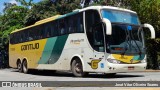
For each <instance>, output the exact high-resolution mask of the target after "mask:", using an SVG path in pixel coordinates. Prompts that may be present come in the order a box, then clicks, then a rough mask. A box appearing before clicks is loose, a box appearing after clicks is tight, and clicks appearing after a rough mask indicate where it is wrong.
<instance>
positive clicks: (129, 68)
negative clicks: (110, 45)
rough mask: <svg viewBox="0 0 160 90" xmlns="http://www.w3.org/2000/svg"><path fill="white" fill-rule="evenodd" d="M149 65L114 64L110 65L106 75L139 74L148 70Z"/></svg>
mask: <svg viewBox="0 0 160 90" xmlns="http://www.w3.org/2000/svg"><path fill="white" fill-rule="evenodd" d="M146 66H147V63H139V64H113V63H110V64H109V65H108V66H107V68H108V70H107V71H106V72H105V73H119V72H139V71H145V70H146Z"/></svg>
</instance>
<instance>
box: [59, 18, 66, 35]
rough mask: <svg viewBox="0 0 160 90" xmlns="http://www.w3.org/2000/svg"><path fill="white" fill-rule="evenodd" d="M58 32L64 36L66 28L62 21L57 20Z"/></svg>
mask: <svg viewBox="0 0 160 90" xmlns="http://www.w3.org/2000/svg"><path fill="white" fill-rule="evenodd" d="M59 30H60V35H64V34H65V32H66V28H65V22H64V19H61V20H59Z"/></svg>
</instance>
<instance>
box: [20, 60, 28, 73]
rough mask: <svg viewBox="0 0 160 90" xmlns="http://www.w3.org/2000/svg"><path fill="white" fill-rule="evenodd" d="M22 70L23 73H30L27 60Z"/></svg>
mask: <svg viewBox="0 0 160 90" xmlns="http://www.w3.org/2000/svg"><path fill="white" fill-rule="evenodd" d="M22 69H23V73H28V71H29V70H28V67H27V60H24V61H23V64H22Z"/></svg>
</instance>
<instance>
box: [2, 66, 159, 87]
mask: <svg viewBox="0 0 160 90" xmlns="http://www.w3.org/2000/svg"><path fill="white" fill-rule="evenodd" d="M0 81H78V82H79V81H86V82H87V81H93V83H96V82H98V81H127V82H128V81H160V72H155V71H144V72H134V73H118V74H116V75H115V76H112V77H108V76H106V75H104V74H100V73H98V74H95V73H91V74H89V75H88V76H86V77H84V78H80V77H74V76H73V75H72V73H69V72H62V71H58V72H56V73H54V72H53V71H32V72H31V73H29V74H24V73H19V72H18V70H17V69H11V68H10V69H1V70H0ZM108 88H109V87H46V88H12V90H13V89H16V90H83V89H85V90H91V89H92V90H106V89H108ZM134 88H135V87H134ZM134 88H133V87H132V89H134ZM144 88H145V89H146V90H147V89H154V90H156V89H157V90H159V89H160V88H153V87H140V88H138V90H141V89H144ZM10 89H11V88H0V90H10ZM112 89H114V90H115V89H116V90H128V89H129V87H125V88H119V87H113V88H112ZM112 89H110V90H112Z"/></svg>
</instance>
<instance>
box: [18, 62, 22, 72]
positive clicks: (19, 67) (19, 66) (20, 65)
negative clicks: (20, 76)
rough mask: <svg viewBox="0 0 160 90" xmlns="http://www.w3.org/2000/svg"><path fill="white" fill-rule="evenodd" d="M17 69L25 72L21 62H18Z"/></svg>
mask: <svg viewBox="0 0 160 90" xmlns="http://www.w3.org/2000/svg"><path fill="white" fill-rule="evenodd" d="M17 68H18V71H19V72H22V71H23V70H22V64H21V61H18V62H17Z"/></svg>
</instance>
